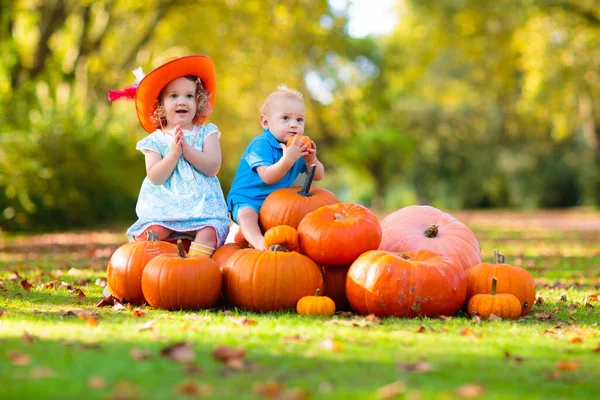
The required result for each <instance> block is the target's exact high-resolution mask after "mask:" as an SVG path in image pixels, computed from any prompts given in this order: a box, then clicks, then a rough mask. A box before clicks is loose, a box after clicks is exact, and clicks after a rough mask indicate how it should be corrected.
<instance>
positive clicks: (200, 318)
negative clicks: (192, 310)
mask: <svg viewBox="0 0 600 400" xmlns="http://www.w3.org/2000/svg"><path fill="white" fill-rule="evenodd" d="M185 319H189V320H190V321H210V320H211V318H210V317H209V316H208V315H198V314H188V315H186V316H185Z"/></svg>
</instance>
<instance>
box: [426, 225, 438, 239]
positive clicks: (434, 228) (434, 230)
mask: <svg viewBox="0 0 600 400" xmlns="http://www.w3.org/2000/svg"><path fill="white" fill-rule="evenodd" d="M424 233H425V236H427V237H428V238H434V237H436V236H437V235H438V225H431V226H430V227H429V228H427V230H426V231H425V232H424Z"/></svg>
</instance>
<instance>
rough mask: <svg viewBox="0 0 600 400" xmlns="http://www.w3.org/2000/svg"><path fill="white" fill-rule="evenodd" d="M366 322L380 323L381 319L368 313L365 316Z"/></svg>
mask: <svg viewBox="0 0 600 400" xmlns="http://www.w3.org/2000/svg"><path fill="white" fill-rule="evenodd" d="M365 321H366V322H371V323H373V324H375V325H381V320H380V319H379V317H378V316H376V315H375V314H369V315H367V316H366V317H365Z"/></svg>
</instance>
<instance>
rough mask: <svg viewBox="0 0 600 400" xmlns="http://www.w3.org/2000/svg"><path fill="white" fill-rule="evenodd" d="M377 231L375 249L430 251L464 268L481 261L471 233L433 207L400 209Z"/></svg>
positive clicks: (384, 221)
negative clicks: (446, 257)
mask: <svg viewBox="0 0 600 400" xmlns="http://www.w3.org/2000/svg"><path fill="white" fill-rule="evenodd" d="M381 229H382V231H383V236H382V238H381V244H380V245H379V250H387V251H392V252H406V251H416V250H431V251H433V252H436V253H439V254H443V255H446V256H448V257H450V258H451V259H453V260H454V261H456V262H457V263H459V264H460V265H462V267H463V268H464V269H467V268H469V267H471V266H473V265H475V264H479V263H480V262H481V247H480V246H479V242H478V241H477V238H476V237H475V234H474V233H473V231H471V229H469V227H467V226H466V225H464V224H463V223H462V222H460V221H459V220H457V219H456V218H454V217H453V216H451V215H450V214H446V213H444V212H442V211H440V210H438V209H437V208H434V207H430V206H408V207H404V208H401V209H400V210H398V211H395V212H393V213H391V214H389V215H388V216H386V217H385V218H384V219H383V220H382V221H381Z"/></svg>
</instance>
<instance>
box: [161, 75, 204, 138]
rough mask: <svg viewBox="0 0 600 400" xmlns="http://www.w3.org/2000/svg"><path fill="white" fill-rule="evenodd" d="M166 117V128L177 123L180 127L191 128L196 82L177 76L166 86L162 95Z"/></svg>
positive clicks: (194, 113) (194, 110) (194, 107)
mask: <svg viewBox="0 0 600 400" xmlns="http://www.w3.org/2000/svg"><path fill="white" fill-rule="evenodd" d="M161 100H162V103H163V107H164V108H165V114H166V118H167V126H166V128H167V129H172V128H174V127H175V124H178V125H179V126H180V127H181V129H192V128H193V122H192V121H193V120H194V117H195V116H196V109H197V108H198V105H197V104H196V83H195V82H192V81H191V80H189V79H187V78H177V79H175V80H173V81H171V82H169V84H168V85H167V86H165V92H164V94H163V97H162V99H161Z"/></svg>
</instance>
